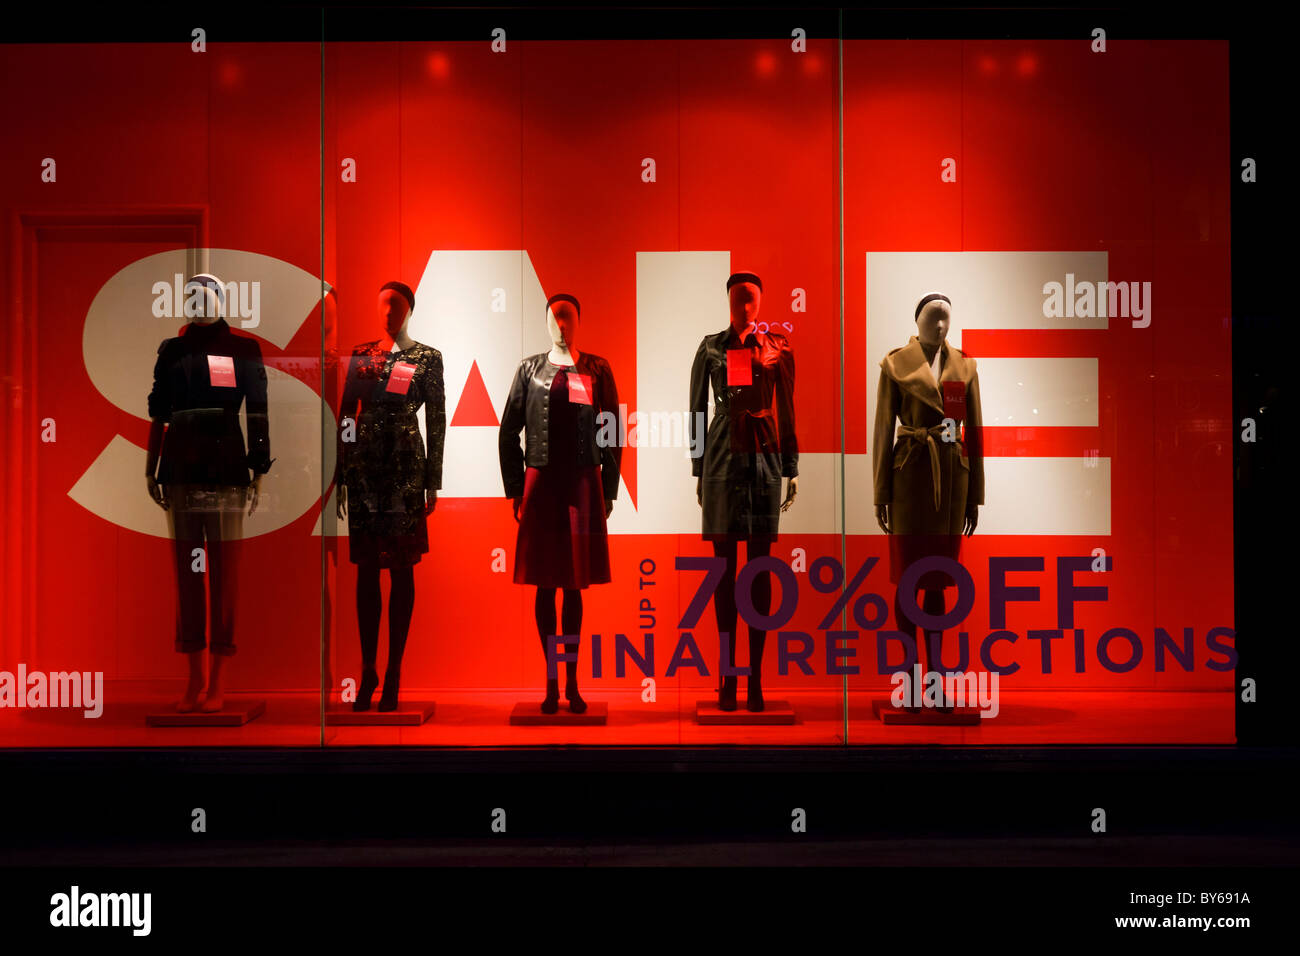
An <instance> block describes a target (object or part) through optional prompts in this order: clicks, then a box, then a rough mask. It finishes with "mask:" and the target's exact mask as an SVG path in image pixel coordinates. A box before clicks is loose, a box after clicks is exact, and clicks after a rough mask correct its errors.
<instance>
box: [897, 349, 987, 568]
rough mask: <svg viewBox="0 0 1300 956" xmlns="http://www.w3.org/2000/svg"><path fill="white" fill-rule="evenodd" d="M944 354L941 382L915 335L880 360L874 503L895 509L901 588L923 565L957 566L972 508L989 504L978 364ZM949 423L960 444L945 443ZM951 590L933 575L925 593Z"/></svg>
mask: <svg viewBox="0 0 1300 956" xmlns="http://www.w3.org/2000/svg"><path fill="white" fill-rule="evenodd" d="M941 348H942V349H943V350H944V357H943V368H942V371H941V372H940V375H939V381H938V382H937V383H936V382H935V380H934V373H933V372H932V371H931V370H930V364H929V363H928V362H927V361H926V358H925V353H924V351H922V349H921V343H920V341H919V340H918V339H917V337H916V336H915V335H914V336H912V337H911V339H910V340H909V341H908V343H907V345H905V346H903V347H902V348H897V349H894V350H893V351H892V352H890V353H889V354H888V355H886V356H885V357H884V358H883V359H881V361H880V383H879V386H878V388H877V390H876V418H875V425H874V428H873V431H872V440H871V448H872V464H873V467H874V469H875V476H874V477H875V503H876V504H878V505H882V504H887V505H889V506H890V508H889V512H890V514H889V517H890V530H891V531H892V532H893V533H892V534H891V535H890V574H889V576H890V580H891V581H893V582H895V583H897V582H898V579H899V576H900V575H901V574H902V571H903V568H905V567H906V566H907V565H908V564H910V563H912V562H913V561H915V560H916V559H917V558H920V557H925V556H928V555H934V554H942V555H947V556H948V557H951V558H954V559H956V557H957V554H958V551H959V549H960V546H961V532H962V527H963V525H964V523H965V520H966V512H967V508H968V506H973V505H982V504H983V503H984V454H983V445H982V442H981V440H980V429H981V426H982V424H983V415H982V413H981V410H980V390H979V375H978V374H977V373H976V371H975V360H974V359H973V358H970V357H968V356H966V355H964V354H963V353H962V352H961V350H960V349H957V348H954V347H952V346H950V345H949V344H948V343H947V342H946V341H945V342H944V343H943V345H942V346H941ZM944 389H946V390H947V392H948V402H949V408H948V411H949V416H945V411H944V392H943V390H944ZM945 417H952V418H953V419H954V421H955V422H957V424H958V425H959V426H960V427H959V428H957V429H950V430H949V434H950V437H952V438H955V439H957V440H952V441H945V440H944V425H943V422H944V418H945ZM896 421H897V422H898V423H899V424H900V427H899V429H898V434H897V436H895V430H894V425H895V422H896ZM950 583H951V582H950V580H949V579H948V578H947V576H942V577H938V578H937V577H935V576H934V575H927V576H926V577H925V578H923V579H922V581H921V586H922V587H935V586H945V585H950Z"/></svg>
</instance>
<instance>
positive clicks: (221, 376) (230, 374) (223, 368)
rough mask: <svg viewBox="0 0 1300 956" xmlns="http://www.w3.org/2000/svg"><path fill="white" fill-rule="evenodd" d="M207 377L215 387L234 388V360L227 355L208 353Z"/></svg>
mask: <svg viewBox="0 0 1300 956" xmlns="http://www.w3.org/2000/svg"><path fill="white" fill-rule="evenodd" d="M208 379H209V380H210V381H211V382H212V384H213V385H215V386H216V387H217V388H234V387H235V360H234V359H233V358H231V357H230V356H229V355H209V356H208Z"/></svg>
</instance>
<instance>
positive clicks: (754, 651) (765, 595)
mask: <svg viewBox="0 0 1300 956" xmlns="http://www.w3.org/2000/svg"><path fill="white" fill-rule="evenodd" d="M745 548H746V550H745V560H746V561H752V560H753V559H754V558H760V557H764V556H766V555H768V554H770V553H771V551H772V543H771V542H770V541H766V540H759V541H754V540H751V541H750V542H749V544H747V545H746V546H745ZM753 600H754V610H755V611H757V612H758V613H759V614H764V615H766V614H771V613H772V572H770V571H765V572H763V573H762V574H760V575H758V576H756V577H755V578H754V583H753ZM766 641H767V631H761V630H759V629H758V628H756V627H754V626H753V625H752V624H751V625H749V683H748V692H747V694H746V699H745V707H746V709H747V710H751V711H755V712H757V711H760V710H762V709H763V687H762V684H763V645H764V644H765V643H766Z"/></svg>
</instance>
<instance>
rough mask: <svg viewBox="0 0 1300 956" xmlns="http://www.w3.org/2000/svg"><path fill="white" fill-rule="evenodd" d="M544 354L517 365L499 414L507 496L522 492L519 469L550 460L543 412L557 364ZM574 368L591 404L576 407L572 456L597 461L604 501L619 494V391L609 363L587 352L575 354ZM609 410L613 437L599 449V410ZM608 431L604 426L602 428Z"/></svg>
mask: <svg viewBox="0 0 1300 956" xmlns="http://www.w3.org/2000/svg"><path fill="white" fill-rule="evenodd" d="M547 355H548V353H546V352H540V353H538V354H537V355H530V356H529V357H528V358H526V359H524V360H523V361H522V362H520V363H519V368H518V369H516V371H515V378H514V381H513V382H512V383H511V385H510V395H509V397H508V398H507V399H506V407H505V411H504V413H503V414H502V416H501V429H500V432H499V433H498V445H499V451H500V457H501V483H502V484H503V485H504V486H505V491H506V497H507V498H521V497H523V494H524V470H525V465H527V466H528V467H529V468H543V467H545V466H546V464H547V463H548V460H549V454H550V450H549V448H548V445H549V435H548V432H549V427H550V422H549V420H548V410H549V406H550V400H551V382H552V380H553V379H554V378H555V373H556V371H557V369H556V367H555V366H554V365H552V364H551V363H550V361H548V359H547ZM574 371H575V372H577V373H579V374H581V375H586V376H588V379H589V381H590V383H591V404H590V405H581V404H580V405H578V406H577V408H578V435H577V438H578V441H577V454H578V464H579V465H599V466H600V478H601V485H602V487H603V489H604V495H605V498H606V500H608V501H613V500H614V499H616V498H617V497H618V470H619V465H620V462H621V461H622V458H623V449H622V447H620V445H619V444H618V427H617V426H618V419H617V415H618V412H619V408H618V390H617V388H616V387H615V385H614V373H613V371H612V370H611V369H610V367H609V362H607V361H605V359H603V358H601V357H600V356H599V355H593V354H591V353H590V352H579V353H578V361H577V363H576V364H575V366H574ZM606 411H607V412H610V413H611V414H612V415H614V416H616V417H615V418H614V423H613V424H614V428H613V437H614V440H613V441H611V442H608V443H606V444H605V445H604V446H603V447H602V446H601V444H600V443H599V442H598V441H597V433H598V431H599V429H600V426H601V423H600V422H599V421H597V417H598V416H599V415H600V413H601V412H606ZM521 431H523V432H524V449H523V450H522V451H521V450H520V448H519V433H520V432H521ZM605 432H606V434H609V433H610V430H609V429H606V430H605Z"/></svg>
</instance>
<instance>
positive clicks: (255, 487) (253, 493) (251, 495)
mask: <svg viewBox="0 0 1300 956" xmlns="http://www.w3.org/2000/svg"><path fill="white" fill-rule="evenodd" d="M261 497H262V476H261V475H258V476H257V477H256V478H254V479H253V483H252V484H251V485H249V486H248V513H249V515H252V513H253V512H254V511H256V510H257V502H258V500H259V499H260V498H261Z"/></svg>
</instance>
